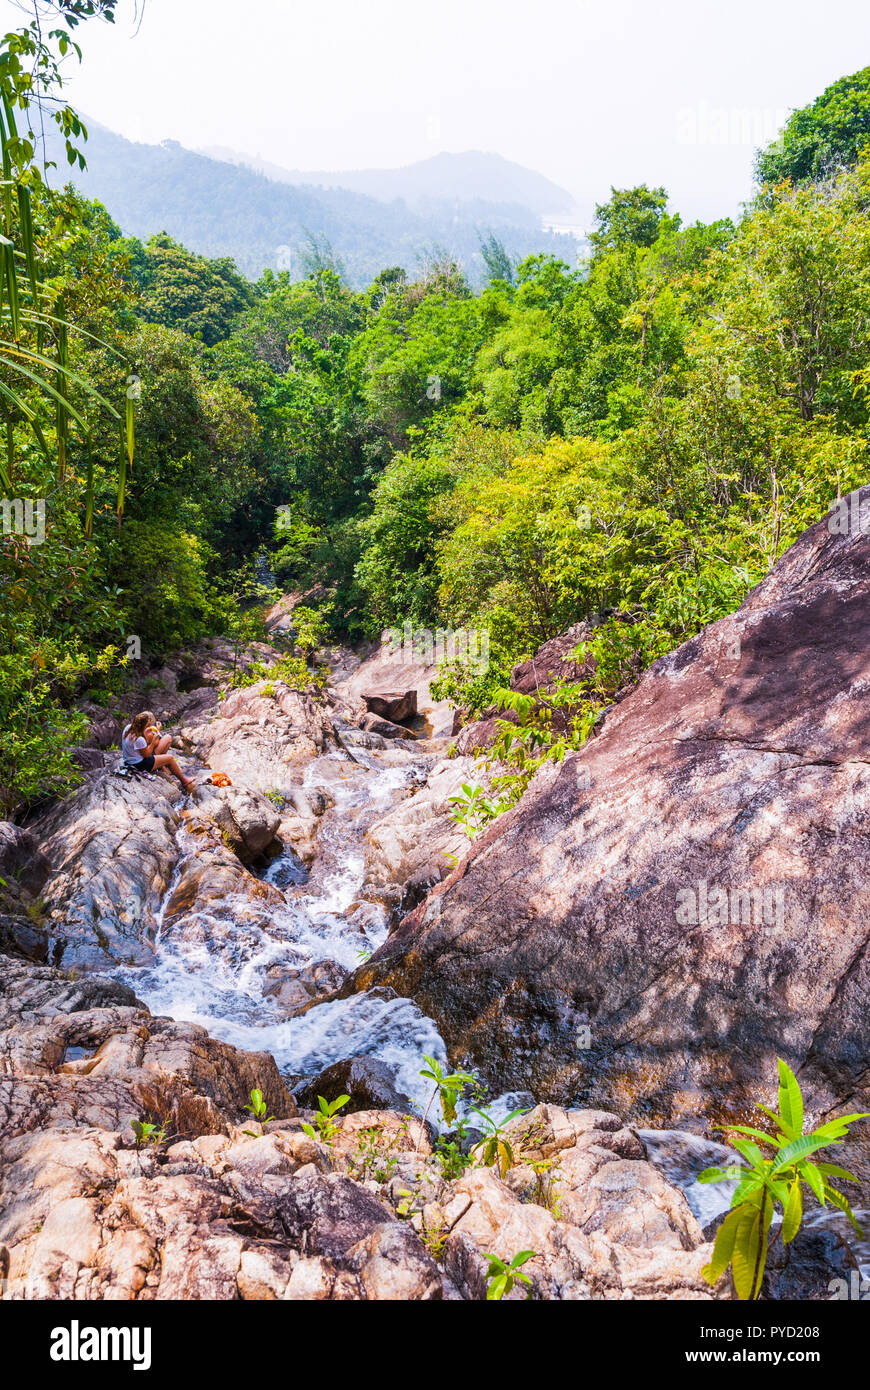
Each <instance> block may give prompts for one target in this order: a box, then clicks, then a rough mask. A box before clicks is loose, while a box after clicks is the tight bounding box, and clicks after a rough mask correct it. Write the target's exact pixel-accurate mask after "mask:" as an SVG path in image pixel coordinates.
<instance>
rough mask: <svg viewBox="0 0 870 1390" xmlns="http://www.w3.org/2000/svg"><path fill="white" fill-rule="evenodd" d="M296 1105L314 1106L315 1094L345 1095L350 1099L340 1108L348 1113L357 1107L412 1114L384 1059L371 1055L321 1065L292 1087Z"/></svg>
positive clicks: (328, 1098)
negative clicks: (380, 1059)
mask: <svg viewBox="0 0 870 1390" xmlns="http://www.w3.org/2000/svg"><path fill="white" fill-rule="evenodd" d="M294 1095H295V1097H296V1102H297V1104H298V1105H301V1106H305V1107H308V1108H310V1109H314V1108H315V1107H316V1105H317V1098H318V1096H323V1097H324V1099H325V1100H328V1101H333V1100H336V1099H337V1098H338V1096H341V1095H349V1096H350V1101H349V1102H348V1104H347V1105H346V1106H345V1108H344V1109H343V1110H342V1112H341V1113H342V1114H343V1115H351V1114H353V1113H354V1112H355V1111H358V1110H398V1111H403V1112H405V1113H407V1114H413V1113H414V1109H413V1103H412V1101H411V1100H410V1099H409V1097H408V1096H405V1095H403V1094H402V1093H401V1092H400V1091H399V1090H398V1089H397V1087H396V1079H395V1074H394V1072H393V1070H392V1068H391V1067H388V1066H387V1065H386V1063H385V1062H379V1061H378V1060H377V1059H376V1058H374V1057H348V1058H347V1060H346V1061H343V1062H334V1063H333V1065H332V1066H330V1067H325V1068H324V1070H323V1071H321V1072H318V1074H317V1076H315V1077H312V1078H311V1080H310V1081H306V1082H304V1083H303V1084H302V1085H300V1086H297V1087H296V1088H295V1090H294Z"/></svg>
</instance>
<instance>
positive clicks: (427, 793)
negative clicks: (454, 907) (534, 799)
mask: <svg viewBox="0 0 870 1390" xmlns="http://www.w3.org/2000/svg"><path fill="white" fill-rule="evenodd" d="M463 782H469V783H478V784H484V785H485V784H486V777H485V774H483V772H482V771H481V768H480V766H479V765H478V764H476V763H474V761H473V759H470V758H443V759H441V760H439V761H435V762H434V766H432V768H431V770H430V772H429V775H428V778H427V780H426V782H425V784H424V785H423V786H422V787H421V788H420V789H419V790H418V791H415V792H413V793H412V794H411V795H410V796H407V797H405V799H404V800H402V801H400V802H399V803H398V805H396V806H394V807H393V808H392V810H390V811H388V812H387V813H386V815H384V816H382V817H380V819H378V820H376V821H375V822H374V824H373V825H372V826H371V827H370V829H369V830H368V832H367V834H366V844H367V860H368V870H367V883H368V884H370V885H374V886H379V885H381V884H385V883H395V884H397V885H399V886H403V885H404V884H406V883H408V881H409V880H410V879H412V878H413V877H414V876H415V875H416V874H419V873H420V872H421V871H422V872H423V873H424V874H425V873H428V872H429V871H430V870H431V869H432V867H433V866H434V865H435V864H438V866H439V871H440V865H441V863H443V865H444V873H445V874H446V873H448V872H449V870H450V866H451V865H450V858H449V857H448V856H450V855H453V856H455V857H456V858H458V859H462V858H464V856H465V854H466V853H467V851H468V848H469V841H468V837H467V836H466V834H465V832H464V831H463V830H462V828H461V827H460V826H458V825H457V823H456V821H455V820H454V819H453V816H452V814H451V813H452V810H453V807H452V805H451V803H450V797H452V796H456V795H457V794H459V793H460V792H461V789H462V784H463Z"/></svg>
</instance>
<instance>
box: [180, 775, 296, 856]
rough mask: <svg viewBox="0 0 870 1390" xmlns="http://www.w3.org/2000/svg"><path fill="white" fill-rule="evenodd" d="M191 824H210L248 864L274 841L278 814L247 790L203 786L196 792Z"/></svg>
mask: <svg viewBox="0 0 870 1390" xmlns="http://www.w3.org/2000/svg"><path fill="white" fill-rule="evenodd" d="M195 821H196V822H199V821H210V822H211V823H212V824H214V825H215V826H216V827H217V829H218V831H219V832H220V835H221V838H222V840H223V842H224V844H225V845H226V846H227V848H228V849H231V850H232V851H233V853H234V854H235V855H237V857H238V858H239V859H240V860H241V862H242V863H243V864H250V863H251V862H252V860H254V859H256V858H257V856H258V855H260V854H262V853H263V851H264V850H265V849H267V847H268V846H269V845H271V843H272V841H273V840H274V839H275V835H276V833H277V830H278V826H279V825H280V823H281V813H280V812H279V811H278V810H277V809H276V808H275V806H274V805H273V804H272V802H271V801H270V800H269V799H268V798H267V797H265V796H262V795H261V794H260V793H259V792H257V791H253V790H251V789H250V788H249V787H209V786H205V787H202V788H201V789H200V790H199V791H198V792H197V798H196V812H195ZM192 823H194V822H193V821H189V822H188V826H190V825H191V824H192Z"/></svg>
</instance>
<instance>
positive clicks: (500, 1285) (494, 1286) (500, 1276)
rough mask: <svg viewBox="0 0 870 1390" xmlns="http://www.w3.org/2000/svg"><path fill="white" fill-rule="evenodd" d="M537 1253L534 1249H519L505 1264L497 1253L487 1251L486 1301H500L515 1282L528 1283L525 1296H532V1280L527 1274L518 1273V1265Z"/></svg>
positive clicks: (531, 1258) (532, 1257)
mask: <svg viewBox="0 0 870 1390" xmlns="http://www.w3.org/2000/svg"><path fill="white" fill-rule="evenodd" d="M536 1254H537V1251H536V1250H521V1251H520V1252H519V1254H518V1255H514V1257H513V1259H512V1260H511V1262H510V1264H505V1262H504V1260H500V1259H499V1257H498V1255H492V1254H490V1253H489V1251H487V1253H486V1258H487V1259H488V1260H489V1268H488V1269H487V1271H486V1275H487V1279H488V1280H489V1282H488V1284H487V1286H486V1301H487V1303H500V1302H501V1300H502V1299H503V1298H504V1296H505V1294H506V1293H510V1291H511V1289H512V1288H513V1287H514V1285H515V1284H516V1283H517V1282H520V1283H523V1284H526V1285H528V1290H529V1291H528V1293H527V1294H526V1298H531V1296H532V1281H531V1279H530V1278H529V1276H528V1275H527V1274H521V1273H520V1265H524V1264H525V1263H526V1261H527V1260H533V1259H534V1258H535V1255H536Z"/></svg>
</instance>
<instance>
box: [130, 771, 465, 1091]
mask: <svg viewBox="0 0 870 1390" xmlns="http://www.w3.org/2000/svg"><path fill="white" fill-rule="evenodd" d="M362 756H363V757H364V758H365V765H364V764H363V762H362V761H354V760H353V759H351V758H350V757H349V756H348V755H346V754H344V753H341V752H338V753H326V754H323V755H321V756H320V757H318V758H315V759H314V760H313V761H312V762H311V763H310V764H309V765H308V767H307V768H306V770H305V774H304V778H303V783H302V785H303V788H304V789H305V790H314V789H323V790H324V791H327V792H328V793H330V795H331V796H332V797H334V799H335V805H334V806H333V807H332V808H331V809H330V810H328V811H327V812H326V813H325V814H324V816H323V817H322V819H321V821H320V827H319V832H318V855H317V859H316V860H315V863H314V865H313V866H312V869H311V872H310V874H308V873H307V872H306V871H305V869H304V867H303V866H302V865H301V863H300V861H299V860H298V859H297V858H296V856H295V855H294V854H293V852H292V850H290V849H289V848H285V850H284V853H283V854H281V855H280V856H279V857H278V858H277V859H274V860H273V861H272V862H271V863H270V864H269V866H268V867H267V868H266V869H265V871H263V873H262V878H263V879H264V881H266V882H268V883H270V884H272V886H273V887H275V888H277V889H278V890H279V891H280V892H281V893H282V894H283V897H284V904H285V905H284V907H282V908H278V909H277V910H275V911H274V912H273V913H272V914H271V916H270V919H269V920H268V922H267V923H266V925H265V926H264V925H263V924H262V922H261V921H260V920H258V919H259V917H260V915H261V914H259V913H252V908H251V901H250V899H247V898H242V897H239V898H238V899H237V900H236V901H233V900H232V899H231V898H227V899H225V900H223V901H222V902H221V903H220V904H219V905H216V906H215V907H214V908H212V909H210V910H208V911H201V912H196V913H187V914H185V916H184V918H183V919H182V920H181V922H179V923H175V922H174V923H172V924H169V925H167V924H165V923H164V921H163V913H164V910H165V905H166V903H167V902H168V901H169V900H170V898H171V896H172V892H173V890H174V888H175V885H176V884H177V882H178V879H179V877H180V874H181V871H182V869H183V867H184V863H185V855H186V854H192V853H194V852H195V848H196V845H195V842H194V841H193V839H192V837H191V836H190V835H189V833H188V832H187V831H185V830H184V829H180V830H179V843H180V845H181V848H182V858H181V859H180V861H179V863H178V865H177V866H176V870H175V874H174V876H173V880H172V882H171V883H170V885H169V888H168V889H167V892H166V894H165V895H164V899H163V907H162V908H161V911H160V913H159V914H158V917H157V920H156V921H155V923H154V944H155V960H154V964H153V965H148V966H145V967H140V968H125V969H123V970H121V971H119V972H118V974H119V976H120V978H122V979H123V980H124V981H125V983H127V984H129V985H130V986H131V987H132V988H133V989H135V991H136V993H137V995H138V996H139V998H140V999H142V1000H143V1001H144V1002H145V1003H146V1004H147V1005H148V1008H149V1009H150V1010H151V1012H152V1013H154V1014H160V1015H164V1016H168V1017H171V1018H175V1019H179V1020H183V1021H187V1022H191V1023H198V1024H201V1025H202V1026H203V1027H204V1028H206V1029H207V1030H208V1032H209V1033H210V1034H211V1035H212V1036H213V1037H215V1038H219V1039H221V1040H222V1041H224V1042H228V1043H232V1044H233V1045H234V1046H235V1047H239V1048H244V1049H246V1050H248V1051H253V1052H271V1053H272V1055H273V1056H274V1058H275V1061H276V1062H277V1064H278V1067H279V1069H280V1070H281V1072H282V1073H283V1074H284V1075H285V1076H287V1077H288V1078H298V1077H300V1076H310V1075H314V1074H315V1073H317V1072H318V1071H321V1070H322V1069H323V1068H324V1067H326V1066H329V1065H330V1064H331V1063H332V1062H338V1061H341V1060H343V1059H344V1058H346V1057H351V1056H372V1057H376V1058H378V1059H379V1060H381V1061H383V1062H385V1063H386V1064H387V1065H389V1066H390V1067H391V1069H392V1070H393V1072H394V1074H395V1078H396V1084H397V1087H398V1089H399V1090H400V1091H402V1092H404V1094H405V1095H408V1096H410V1097H411V1098H412V1099H413V1100H416V1101H418V1102H420V1103H422V1104H423V1105H425V1103H426V1100H427V1099H428V1091H427V1087H426V1083H424V1082H423V1080H422V1079H421V1077H420V1076H419V1072H420V1068H421V1067H422V1066H423V1065H424V1063H423V1061H422V1056H423V1053H428V1054H429V1055H430V1056H436V1057H438V1058H439V1060H441V1061H446V1055H447V1054H446V1049H445V1047H444V1043H443V1041H442V1039H441V1037H440V1034H439V1033H438V1029H437V1027H436V1025H435V1024H434V1023H433V1022H432V1020H431V1019H429V1018H427V1017H426V1016H425V1015H424V1014H422V1013H421V1012H420V1010H419V1009H418V1008H417V1006H416V1005H415V1004H413V1003H412V1002H411V1001H410V1000H408V999H401V998H385V997H383V996H382V995H381V994H380V992H379V991H373V992H371V993H368V994H356V995H352V996H351V997H350V998H348V999H341V1000H335V1001H332V1002H329V1003H324V1004H319V1005H316V1006H314V1007H313V1008H311V1009H309V1010H308V1012H307V1013H305V1014H302V1015H299V1016H297V1017H295V1018H287V1017H286V1014H285V1013H283V1012H282V1010H281V1008H280V1006H279V1005H278V1004H277V1003H276V1002H275V1000H274V998H273V997H272V996H271V995H270V994H269V993H268V992H266V991H267V990H268V987H269V985H270V981H271V979H272V978H274V975H275V974H276V973H280V972H281V970H282V969H283V970H289V971H304V970H307V969H309V968H310V967H313V966H316V965H318V964H320V963H323V962H333V963H335V964H336V965H338V966H340V967H341V968H342V972H343V973H349V972H350V971H352V970H354V969H356V967H357V966H358V965H359V964H360V962H361V960H363V959H364V958H365V956H366V954H368V953H371V952H372V951H374V950H376V949H377V947H378V946H379V945H380V944H381V943H382V942H383V941H384V940H385V939H386V936H387V930H388V921H387V913H386V911H385V909H384V908H383V907H382V906H381V905H380V903H378V902H377V901H374V900H371V899H368V898H366V897H361V896H360V893H361V890H362V889H363V884H364V878H365V855H364V850H363V845H362V839H363V836H364V834H365V831H366V829H367V827H368V825H369V824H370V823H371V822H372V821H373V820H375V819H377V817H379V816H381V815H383V814H384V813H385V812H386V811H387V810H389V808H390V807H391V806H392V805H393V804H394V803H395V801H396V800H397V799H398V798H399V797H401V796H402V795H406V794H408V792H410V791H413V790H414V789H415V788H416V787H417V786H418V785H420V783H422V782H423V781H424V780H425V776H426V771H427V769H428V766H429V763H430V761H431V759H429V758H425V757H419V758H418V757H415V756H414V754H413V753H408V754H407V755H406V757H405V758H404V759H402V761H401V762H400V763H399V765H398V766H395V765H388V766H381V765H380V764H379V763H378V761H377V756H376V754H375V753H372V752H368V753H366V754H364V755H362ZM395 756H396V755H395V753H393V754H392V757H391V759H390V761H391V762H392V760H393V759H394V758H395ZM270 971H271V972H272V975H271V976H270V973H269V972H270Z"/></svg>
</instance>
